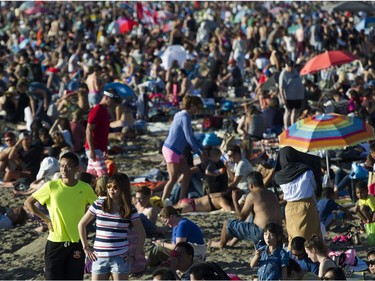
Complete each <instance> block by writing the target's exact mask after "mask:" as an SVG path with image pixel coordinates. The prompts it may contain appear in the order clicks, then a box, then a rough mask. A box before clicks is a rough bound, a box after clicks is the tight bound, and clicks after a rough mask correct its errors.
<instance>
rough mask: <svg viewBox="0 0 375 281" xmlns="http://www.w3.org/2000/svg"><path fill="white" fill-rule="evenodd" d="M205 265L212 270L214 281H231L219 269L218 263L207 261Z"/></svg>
mask: <svg viewBox="0 0 375 281" xmlns="http://www.w3.org/2000/svg"><path fill="white" fill-rule="evenodd" d="M206 263H207V265H208V266H209V267H210V268H211V269H212V270H213V272H214V273H215V276H217V278H216V280H232V279H231V277H230V276H229V275H228V274H227V273H226V272H225V271H224V270H223V269H222V268H221V267H220V265H219V264H218V263H216V262H214V261H209V262H206ZM237 280H239V279H237Z"/></svg>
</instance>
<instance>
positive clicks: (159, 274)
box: [152, 267, 178, 281]
mask: <svg viewBox="0 0 375 281" xmlns="http://www.w3.org/2000/svg"><path fill="white" fill-rule="evenodd" d="M152 280H153V281H159V280H169V281H174V280H178V279H177V275H176V273H174V272H173V270H172V269H169V268H167V267H159V268H157V269H155V270H154V271H153V272H152Z"/></svg>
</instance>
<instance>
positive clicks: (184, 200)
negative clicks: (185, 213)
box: [178, 198, 196, 212]
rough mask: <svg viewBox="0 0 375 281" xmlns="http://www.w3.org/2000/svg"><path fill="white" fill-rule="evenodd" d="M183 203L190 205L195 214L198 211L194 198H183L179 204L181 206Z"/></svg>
mask: <svg viewBox="0 0 375 281" xmlns="http://www.w3.org/2000/svg"><path fill="white" fill-rule="evenodd" d="M181 203H186V204H188V205H190V206H191V208H192V209H193V212H195V211H196V208H195V200H194V199H193V198H183V199H181V200H180V201H178V204H181Z"/></svg>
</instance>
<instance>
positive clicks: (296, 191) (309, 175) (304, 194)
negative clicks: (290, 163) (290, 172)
mask: <svg viewBox="0 0 375 281" xmlns="http://www.w3.org/2000/svg"><path fill="white" fill-rule="evenodd" d="M280 188H281V190H282V191H283V193H284V200H286V201H297V200H301V199H306V198H310V197H312V196H314V190H315V188H316V182H315V178H314V173H313V171H311V170H308V171H306V172H304V173H303V174H302V175H300V176H299V177H298V178H296V179H295V180H293V181H292V182H289V183H285V184H280Z"/></svg>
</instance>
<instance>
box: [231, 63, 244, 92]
mask: <svg viewBox="0 0 375 281" xmlns="http://www.w3.org/2000/svg"><path fill="white" fill-rule="evenodd" d="M230 72H231V73H232V77H231V81H230V84H231V86H233V87H241V86H242V76H241V70H240V69H239V68H238V66H235V67H233V68H232V69H231V71H230Z"/></svg>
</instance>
